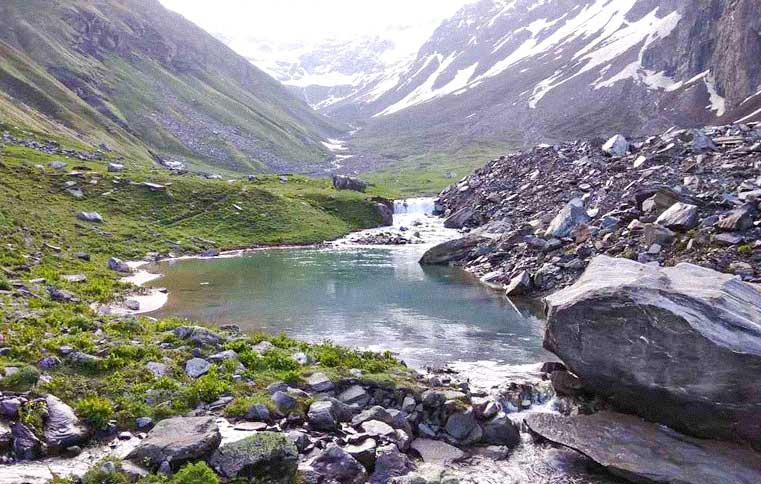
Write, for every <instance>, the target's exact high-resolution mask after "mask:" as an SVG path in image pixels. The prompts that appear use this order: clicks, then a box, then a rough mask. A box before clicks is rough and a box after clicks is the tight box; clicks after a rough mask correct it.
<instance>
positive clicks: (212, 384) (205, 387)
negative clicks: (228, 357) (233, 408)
mask: <svg viewBox="0 0 761 484" xmlns="http://www.w3.org/2000/svg"><path fill="white" fill-rule="evenodd" d="M231 388H232V385H231V384H230V382H229V381H228V380H226V379H224V378H220V376H219V372H218V371H217V369H216V368H215V367H212V368H211V369H210V370H209V372H208V373H206V374H205V375H203V376H201V377H199V378H197V379H195V380H194V381H193V383H191V384H190V386H189V387H188V390H187V395H188V399H187V400H188V404H189V405H190V406H191V407H193V406H195V405H196V404H197V403H198V402H206V403H211V402H213V401H215V400H217V399H218V398H219V397H220V396H222V394H223V393H225V392H229V391H230V390H231Z"/></svg>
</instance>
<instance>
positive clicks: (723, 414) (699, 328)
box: [545, 256, 761, 440]
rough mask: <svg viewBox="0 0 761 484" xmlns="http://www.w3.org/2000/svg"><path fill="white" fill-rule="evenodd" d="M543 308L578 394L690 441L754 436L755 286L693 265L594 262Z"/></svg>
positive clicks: (549, 342)
mask: <svg viewBox="0 0 761 484" xmlns="http://www.w3.org/2000/svg"><path fill="white" fill-rule="evenodd" d="M545 301H546V304H547V308H548V321H547V331H546V335H545V347H546V348H548V349H549V350H551V351H553V352H554V353H555V354H556V355H558V356H559V357H560V358H561V359H562V360H563V362H564V363H565V364H566V366H567V367H568V368H569V370H570V371H572V372H573V373H574V374H576V375H578V377H579V378H580V379H581V381H582V382H583V383H584V387H585V389H587V390H591V391H593V392H595V393H597V394H599V395H602V396H604V397H607V398H608V399H609V400H610V401H611V402H612V403H613V404H614V405H615V406H617V407H619V408H621V409H624V410H627V411H631V412H635V413H638V414H639V415H641V416H644V417H646V418H648V419H650V420H653V421H657V422H661V423H664V424H666V425H669V426H671V427H673V428H676V429H677V430H680V431H684V432H687V433H691V434H693V435H697V436H703V437H711V438H724V439H731V440H734V439H748V440H757V439H759V438H761V409H760V408H759V407H758V405H757V402H758V395H761V381H759V380H758V379H755V378H748V375H752V374H756V373H757V372H760V371H761V331H759V330H758V326H759V325H760V324H761V291H759V289H757V288H756V287H754V286H752V285H749V284H746V283H744V282H742V281H741V280H739V279H737V278H736V277H734V276H731V275H727V274H721V273H718V272H715V271H713V270H710V269H706V268H702V267H699V266H695V265H691V264H679V265H677V266H675V267H666V268H660V267H654V266H650V265H643V264H638V263H636V262H633V261H630V260H626V259H614V258H610V257H606V256H599V257H596V258H595V259H593V260H592V262H591V263H590V265H589V267H588V268H587V271H586V272H585V273H584V275H583V276H582V277H581V278H580V279H579V280H578V281H577V282H576V284H574V285H573V286H571V287H569V288H566V289H564V290H562V291H559V292H557V293H555V294H553V295H551V296H549V297H547V298H546V299H545ZM696 355H700V358H696ZM686 362H689V364H686Z"/></svg>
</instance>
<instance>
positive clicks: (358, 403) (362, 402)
mask: <svg viewBox="0 0 761 484" xmlns="http://www.w3.org/2000/svg"><path fill="white" fill-rule="evenodd" d="M338 400H340V401H341V402H343V403H345V404H346V405H351V406H355V407H358V408H364V407H365V406H366V405H367V404H368V402H369V401H370V395H368V394H367V391H365V389H364V388H363V387H362V386H361V385H353V386H350V387H349V388H347V389H346V390H344V391H343V392H341V393H340V394H339V395H338Z"/></svg>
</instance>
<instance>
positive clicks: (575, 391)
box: [550, 370, 584, 397]
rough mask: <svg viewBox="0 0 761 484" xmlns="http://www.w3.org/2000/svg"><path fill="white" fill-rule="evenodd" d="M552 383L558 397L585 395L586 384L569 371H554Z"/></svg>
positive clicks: (551, 376)
mask: <svg viewBox="0 0 761 484" xmlns="http://www.w3.org/2000/svg"><path fill="white" fill-rule="evenodd" d="M550 381H551V382H552V388H554V389H555V393H557V394H558V395H561V396H569V397H575V396H580V395H583V394H584V384H583V383H582V382H581V380H579V378H578V377H577V376H576V375H574V374H573V373H571V372H569V371H567V370H560V371H553V372H552V374H551V375H550Z"/></svg>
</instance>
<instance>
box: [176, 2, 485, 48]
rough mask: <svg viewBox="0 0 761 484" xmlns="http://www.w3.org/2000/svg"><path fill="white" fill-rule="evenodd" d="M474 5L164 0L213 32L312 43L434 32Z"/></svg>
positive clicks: (461, 3) (462, 3)
mask: <svg viewBox="0 0 761 484" xmlns="http://www.w3.org/2000/svg"><path fill="white" fill-rule="evenodd" d="M470 1H473V0H161V3H163V4H164V5H165V6H166V7H167V8H169V9H171V10H174V11H176V12H179V13H181V14H182V15H184V16H185V17H186V18H188V19H189V20H191V21H193V22H194V23H196V24H198V25H200V26H201V27H202V28H203V29H205V30H206V31H208V32H210V33H212V34H222V35H224V36H227V37H243V36H245V37H249V38H263V39H267V40H271V41H274V42H289V41H293V40H296V41H303V42H308V43H313V42H318V41H320V40H325V39H339V40H344V39H346V40H348V39H351V38H356V37H364V36H368V35H370V36H374V35H376V34H383V33H384V32H387V31H388V30H390V29H391V30H396V28H398V27H407V26H409V27H413V28H420V29H424V28H430V26H431V25H434V24H436V25H437V24H438V23H440V22H441V21H442V20H444V19H446V18H447V17H450V16H451V15H452V14H454V13H455V12H456V11H457V10H458V9H459V7H461V6H462V5H464V4H466V3H469V2H470ZM431 31H432V30H431ZM430 33H431V32H427V34H430Z"/></svg>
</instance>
